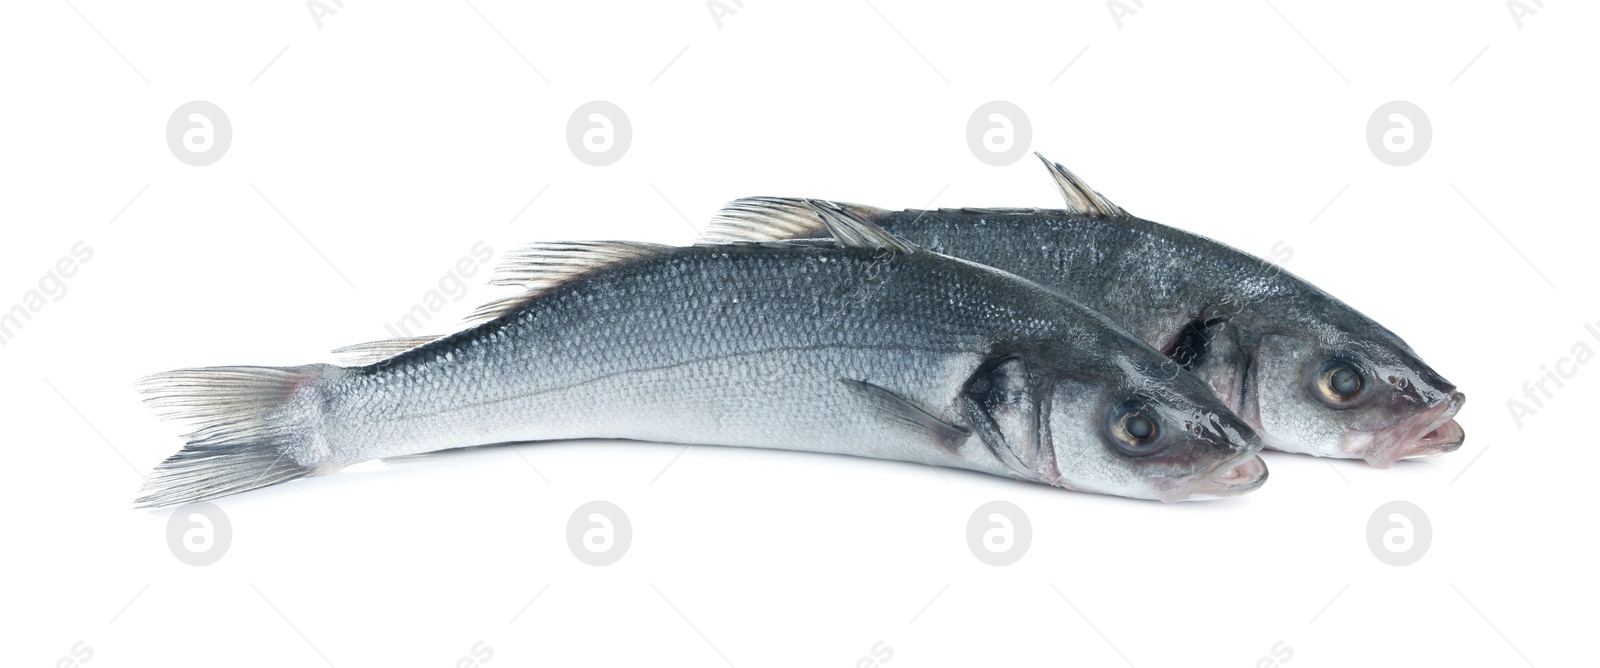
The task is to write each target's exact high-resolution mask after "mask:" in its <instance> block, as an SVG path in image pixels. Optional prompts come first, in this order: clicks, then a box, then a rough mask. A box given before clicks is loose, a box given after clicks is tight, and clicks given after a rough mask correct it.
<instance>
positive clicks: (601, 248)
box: [467, 241, 673, 322]
mask: <svg viewBox="0 0 1600 668" xmlns="http://www.w3.org/2000/svg"><path fill="white" fill-rule="evenodd" d="M672 249H673V246H667V245H663V244H652V243H644V242H640V241H557V242H551V243H540V244H534V245H532V246H529V247H527V248H523V249H521V250H516V251H512V252H510V253H507V254H506V255H505V257H504V258H502V259H501V261H500V266H499V267H498V268H496V269H495V275H494V278H492V279H490V280H489V283H490V284H491V285H515V286H519V287H522V288H525V291H524V292H523V293H522V294H518V295H512V296H510V297H505V298H502V299H497V300H495V301H492V302H489V303H487V304H484V305H483V306H479V307H478V310H476V311H473V312H472V315H469V316H467V321H468V322H482V321H487V320H493V319H495V318H498V317H500V316H502V315H505V314H506V313H508V312H510V311H512V310H514V309H516V308H517V307H519V306H522V305H524V304H527V303H529V302H532V301H533V300H535V299H537V298H538V297H539V296H540V295H543V294H544V293H546V292H549V291H550V290H552V289H554V288H556V287H559V286H562V285H566V284H567V283H570V282H572V281H575V280H577V279H579V278H583V277H584V276H588V275H590V274H593V273H595V272H598V271H600V270H602V269H606V268H610V267H615V266H618V265H622V264H627V263H630V262H635V261H638V260H641V259H644V258H647V257H650V256H652V255H657V254H659V253H663V252H666V251H669V250H672Z"/></svg>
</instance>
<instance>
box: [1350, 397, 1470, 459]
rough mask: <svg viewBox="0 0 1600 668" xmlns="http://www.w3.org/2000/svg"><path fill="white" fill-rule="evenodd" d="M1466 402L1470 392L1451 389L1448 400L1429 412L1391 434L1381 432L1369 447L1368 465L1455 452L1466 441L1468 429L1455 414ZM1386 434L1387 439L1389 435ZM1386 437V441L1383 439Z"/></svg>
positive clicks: (1392, 431)
mask: <svg viewBox="0 0 1600 668" xmlns="http://www.w3.org/2000/svg"><path fill="white" fill-rule="evenodd" d="M1466 402H1467V395H1465V394H1462V393H1460V392H1452V393H1451V394H1450V401H1449V402H1448V403H1443V404H1440V405H1439V406H1438V407H1437V408H1434V409H1432V410H1430V411H1428V412H1426V413H1423V414H1421V415H1418V416H1417V417H1416V418H1414V419H1412V420H1410V421H1408V422H1406V423H1404V424H1401V425H1399V426H1398V427H1396V428H1394V429H1392V430H1390V431H1389V432H1388V433H1385V434H1380V435H1379V437H1378V439H1377V440H1378V442H1376V443H1374V444H1373V445H1375V446H1378V447H1372V448H1369V449H1368V450H1367V453H1366V456H1365V457H1364V458H1365V459H1366V460H1367V463H1368V464H1371V465H1373V466H1376V467H1378V468H1383V469H1386V468H1389V467H1390V466H1393V465H1394V463H1395V462H1397V461H1400V460H1402V459H1414V458H1417V457H1429V456H1432V455H1441V454H1444V453H1446V452H1454V451H1456V450H1459V449H1460V448H1461V444H1462V443H1463V442H1465V441H1466V440H1467V432H1466V430H1465V429H1462V428H1461V423H1459V422H1456V420H1455V416H1456V413H1459V412H1460V411H1461V406H1462V405H1463V404H1465V403H1466ZM1386 437H1387V438H1386ZM1385 440H1387V443H1385V442H1383V441H1385Z"/></svg>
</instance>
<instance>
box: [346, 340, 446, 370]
mask: <svg viewBox="0 0 1600 668" xmlns="http://www.w3.org/2000/svg"><path fill="white" fill-rule="evenodd" d="M442 337H443V335H437V334H436V335H429V336H406V337H401V338H398V339H383V340H382V341H368V342H366V343H357V344H355V345H351V346H345V347H343V348H335V349H334V351H333V353H334V354H335V355H338V356H339V359H338V362H339V365H340V366H366V365H368V364H376V363H378V362H382V361H384V360H386V359H389V358H391V357H394V356H396V355H399V354H400V353H403V352H405V351H407V350H411V349H412V348H417V347H420V346H423V345H426V344H429V343H432V342H434V341H435V340H437V339H440V338H442Z"/></svg>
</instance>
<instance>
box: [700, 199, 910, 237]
mask: <svg viewBox="0 0 1600 668" xmlns="http://www.w3.org/2000/svg"><path fill="white" fill-rule="evenodd" d="M835 206H838V207H842V208H844V209H845V210H847V211H849V212H851V213H853V214H854V215H855V216H856V217H857V218H860V219H862V220H866V221H869V222H870V221H874V220H878V219H879V218H881V217H883V216H884V215H886V214H888V213H889V212H888V211H886V210H884V209H879V208H877V207H871V206H865V205H862V204H843V203H836V204H835ZM827 230H828V227H827V225H825V224H823V222H822V217H821V216H819V215H817V213H816V211H813V210H812V208H811V206H810V205H808V204H806V201H805V200H802V199H795V198H789V197H745V198H741V199H736V200H734V201H732V202H729V203H728V205H727V206H725V207H722V210H721V211H718V212H717V215H715V216H712V217H711V225H710V226H709V227H707V228H706V231H705V234H703V235H701V236H700V240H699V243H706V244H726V243H737V242H743V241H782V240H784V239H800V238H805V237H813V236H817V235H820V234H823V233H824V232H826V231H827Z"/></svg>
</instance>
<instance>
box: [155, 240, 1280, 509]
mask: <svg viewBox="0 0 1600 668" xmlns="http://www.w3.org/2000/svg"><path fill="white" fill-rule="evenodd" d="M596 258H600V259H601V260H602V261H601V262H598V263H596V262H595V259H596ZM520 261H521V262H522V265H521V266H522V269H523V271H524V278H525V279H526V280H525V283H527V284H528V285H530V286H531V288H532V289H530V291H529V292H528V293H527V294H525V295H523V296H519V297H516V298H512V299H508V300H505V301H503V302H502V303H500V304H497V305H492V306H493V308H492V309H491V311H490V315H491V316H492V319H490V320H489V321H488V322H485V323H482V324H480V325H477V326H475V327H472V328H470V329H467V330H464V331H461V332H458V333H456V334H453V335H449V336H445V337H443V338H440V339H437V340H434V341H431V342H428V343H425V344H423V345H420V346H418V347H415V348H412V349H410V350H406V351H404V352H401V353H399V354H397V355H394V356H392V357H389V358H387V359H384V360H382V361H380V362H377V363H373V364H369V365H365V366H355V367H341V366H333V365H310V366H305V367H294V368H287V369H279V368H266V367H227V368H220V369H194V370H180V371H174V372H169V373H166V374H160V375H158V376H155V377H153V378H152V379H150V381H149V382H148V383H147V391H148V392H150V393H151V394H152V402H153V403H155V404H156V405H157V406H158V407H161V408H164V409H166V410H167V411H168V412H169V413H170V414H171V415H173V416H175V417H178V418H185V419H189V420H192V421H195V422H197V423H198V424H199V426H200V429H199V430H198V431H196V432H195V433H193V434H191V435H190V442H189V445H188V447H186V448H185V449H184V450H183V451H181V452H179V453H178V454H176V455H174V456H173V457H172V458H170V459H169V460H167V462H165V463H163V464H162V466H161V467H160V468H158V470H157V471H156V474H155V475H154V476H152V478H151V485H150V487H149V488H148V490H147V494H146V495H145V496H144V497H143V498H141V499H140V500H139V503H141V504H145V505H166V504H170V503H179V502H185V501H191V500H197V499H203V498H210V497H214V496H220V495H222V494H228V493H233V492H237V491H243V490H245V489H250V488H253V487H259V486H262V485H265V484H272V483H276V482H282V481H286V480H291V479H294V478H298V477H304V476H307V475H316V474H321V473H326V472H331V471H336V470H338V469H340V468H342V467H344V466H348V465H350V464H354V463H357V462H361V461H366V460H370V459H375V458H383V457H394V456H401V455H411V454H417V453H425V452H432V451H437V450H443V449H449V448H459V447H466V446H477V445H486V444H494V443H505V442H521V441H542V440H553V439H572V438H621V439H638V440H646V441H664V442H675V443H697V444H709V445H727V446H749V447H762V448H778V449H788V450H806V451H817V452H829V453H840V454H849V455H858V456H864V457H874V458H881V459H892V460H901V461H908V462H918V463H924V464H931V465H936V466H949V467H956V468H964V469H970V470H975V471H981V472H985V473H991V474H996V475H1002V476H1009V477H1015V478H1021V479H1026V480H1031V481H1035V482H1041V483H1046V484H1051V485H1056V486H1060V487H1065V488H1070V489H1077V490H1083V491H1092V492H1101V493H1110V494H1118V495H1124V496H1133V497H1141V498H1156V499H1161V500H1165V501H1176V500H1181V499H1186V498H1191V497H1205V496H1224V495H1231V494H1238V493H1243V492H1246V491H1249V490H1251V489H1254V488H1255V487H1256V486H1258V485H1260V484H1261V482H1262V481H1263V480H1264V479H1265V475H1266V472H1265V468H1264V466H1262V465H1261V462H1260V460H1259V458H1257V457H1256V456H1255V452H1256V451H1257V450H1258V449H1259V447H1260V444H1259V441H1258V440H1257V439H1256V438H1255V437H1254V435H1253V434H1252V433H1251V431H1250V429H1249V428H1248V427H1247V426H1245V424H1244V423H1243V422H1241V421H1240V420H1238V418H1236V417H1235V416H1233V415H1232V414H1231V413H1229V412H1228V411H1227V409H1226V408H1225V407H1224V406H1223V405H1222V404H1221V403H1220V402H1218V401H1217V400H1216V399H1215V398H1214V397H1213V396H1212V395H1211V393H1210V391H1209V390H1208V388H1207V387H1206V386H1205V385H1204V383H1202V382H1200V381H1199V379H1197V378H1195V377H1194V376H1192V375H1191V374H1188V373H1185V372H1182V371H1181V370H1179V369H1177V367H1176V365H1174V364H1172V363H1171V362H1170V361H1168V360H1167V359H1166V358H1164V357H1163V356H1162V355H1161V354H1160V353H1159V352H1158V351H1155V350H1153V349H1151V348H1149V347H1148V346H1146V345H1144V344H1142V343H1140V342H1138V341H1136V340H1133V339H1131V338H1130V337H1128V336H1127V335H1126V334H1124V333H1123V332H1121V330H1119V329H1117V328H1116V327H1115V326H1113V325H1112V324H1110V323H1109V322H1108V321H1106V320H1104V319H1103V318H1102V317H1100V316H1099V315H1097V314H1095V313H1093V312H1091V311H1089V310H1087V309H1085V308H1083V307H1082V306H1080V305H1078V304H1076V303H1074V302H1072V301H1071V300H1068V299H1066V298H1063V297H1061V296H1060V295H1057V294H1055V293H1054V292H1051V291H1048V290H1046V289H1044V288H1041V287H1039V286H1036V285H1034V284H1032V283H1030V282H1028V281H1025V280H1022V279H1020V278H1017V277H1016V276H1013V275H1010V274H1007V273H1004V272H1000V271H997V270H994V269H991V268H988V267H984V266H981V265H977V264H973V263H970V262H966V261H962V260H956V259H953V258H949V257H945V256H942V255H939V254H936V253H931V252H927V251H922V250H917V251H914V252H911V251H910V250H909V249H901V250H895V249H885V248H881V247H878V248H840V247H835V246H834V244H816V243H804V242H799V243H788V244H743V245H727V246H693V247H684V248H670V247H662V246H651V245H643V244H589V245H583V244H576V245H554V246H546V247H543V249H542V250H537V251H535V252H533V253H531V254H529V255H526V256H524V257H523V258H522V259H521V260H520ZM574 267H576V268H577V269H578V270H577V271H573V270H572V269H573V268H574ZM552 268H553V269H552ZM517 271H518V269H517V267H512V270H511V273H512V275H513V276H514V275H515V274H516V272H517ZM407 345H410V344H409V343H408V344H407ZM1130 433H1131V434H1132V435H1131V436H1130Z"/></svg>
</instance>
